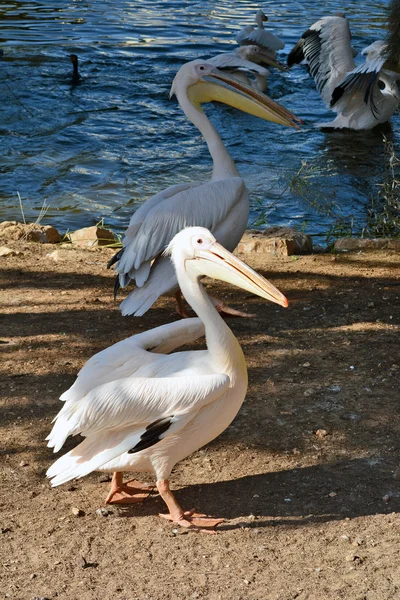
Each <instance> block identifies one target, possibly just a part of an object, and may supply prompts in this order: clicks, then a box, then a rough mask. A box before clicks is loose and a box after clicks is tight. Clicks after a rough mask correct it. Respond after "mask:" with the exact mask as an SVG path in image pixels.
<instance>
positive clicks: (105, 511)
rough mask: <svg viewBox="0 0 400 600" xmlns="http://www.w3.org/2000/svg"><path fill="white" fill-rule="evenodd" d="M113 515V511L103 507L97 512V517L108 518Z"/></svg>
mask: <svg viewBox="0 0 400 600" xmlns="http://www.w3.org/2000/svg"><path fill="white" fill-rule="evenodd" d="M112 514H113V511H112V510H109V509H108V508H104V507H103V506H102V507H101V508H98V509H97V510H96V515H97V516H98V517H108V516H109V515H112Z"/></svg>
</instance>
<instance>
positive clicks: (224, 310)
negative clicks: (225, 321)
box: [210, 296, 256, 319]
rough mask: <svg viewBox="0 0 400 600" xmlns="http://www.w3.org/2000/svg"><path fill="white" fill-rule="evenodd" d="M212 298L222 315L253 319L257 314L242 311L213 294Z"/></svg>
mask: <svg viewBox="0 0 400 600" xmlns="http://www.w3.org/2000/svg"><path fill="white" fill-rule="evenodd" d="M210 300H211V302H212V303H213V304H214V306H215V308H216V309H217V311H218V312H219V314H220V315H221V317H224V318H225V317H245V318H246V319H252V318H253V317H255V316H256V315H255V314H254V313H246V312H242V311H241V310H236V309H235V308H231V307H230V306H227V305H226V304H224V303H223V301H222V300H219V299H218V298H214V297H213V296H210Z"/></svg>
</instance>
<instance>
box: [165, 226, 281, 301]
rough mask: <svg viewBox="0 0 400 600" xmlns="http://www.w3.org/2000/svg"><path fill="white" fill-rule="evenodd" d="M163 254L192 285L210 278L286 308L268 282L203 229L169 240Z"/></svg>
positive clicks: (180, 234)
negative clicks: (203, 278)
mask: <svg viewBox="0 0 400 600" xmlns="http://www.w3.org/2000/svg"><path fill="white" fill-rule="evenodd" d="M165 254H170V255H171V259H172V262H173V263H174V265H175V268H176V269H177V273H178V277H179V272H182V271H184V272H185V273H186V275H187V276H188V277H189V278H190V279H191V280H192V281H198V280H199V279H200V278H201V277H204V276H206V277H211V278H212V279H219V280H220V281H226V282H227V283H231V284H233V285H236V286H237V287H240V288H242V289H244V290H247V291H248V292H251V293H252V294H256V295H257V296H261V298H265V299H266V300H270V301H271V302H276V304H280V305H281V306H284V307H287V306H288V301H287V299H286V298H285V296H284V295H283V294H281V292H280V291H279V290H278V289H277V288H276V287H275V286H273V285H272V283H270V282H269V281H268V280H267V279H265V278H264V277H262V276H261V275H259V274H258V273H256V272H255V271H253V269H251V268H250V267H249V266H248V265H246V263H244V262H243V261H242V260H240V259H239V258H237V257H236V256H234V255H233V254H231V253H230V252H228V250H226V249H225V248H224V247H223V246H221V244H218V242H217V240H216V239H215V237H214V236H213V235H212V233H210V232H209V231H208V229H205V228H204V227H187V228H186V229H183V230H182V231H180V232H179V233H177V234H176V236H175V237H174V238H173V239H172V240H171V242H170V243H169V245H168V247H167V249H166V250H165Z"/></svg>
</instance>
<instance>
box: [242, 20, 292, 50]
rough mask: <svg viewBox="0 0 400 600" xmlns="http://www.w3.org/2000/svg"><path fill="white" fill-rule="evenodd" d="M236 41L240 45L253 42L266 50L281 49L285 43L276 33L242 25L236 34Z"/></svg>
mask: <svg viewBox="0 0 400 600" xmlns="http://www.w3.org/2000/svg"><path fill="white" fill-rule="evenodd" d="M236 41H237V42H238V44H240V45H241V46H243V45H245V44H255V45H256V46H260V47H262V48H265V49H268V50H274V51H276V50H282V49H283V48H284V47H285V43H284V42H282V40H281V39H279V38H278V37H277V36H276V35H274V34H273V33H271V32H270V31H266V30H265V29H260V28H257V29H255V28H254V27H251V26H247V27H243V29H241V30H240V31H239V33H238V34H237V36H236Z"/></svg>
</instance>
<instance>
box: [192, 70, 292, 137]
mask: <svg viewBox="0 0 400 600" xmlns="http://www.w3.org/2000/svg"><path fill="white" fill-rule="evenodd" d="M187 93H188V97H189V100H190V101H191V102H192V104H194V105H195V106H196V108H197V109H198V110H200V111H201V110H202V109H201V104H202V103H203V102H212V101H214V100H216V101H218V102H223V103H224V104H228V105H229V106H233V107H234V108H238V109H239V110H242V111H243V112H247V113H249V114H250V115H254V116H255V117H259V118H260V119H264V120H265V121H272V122H273V123H279V124H280V125H286V126H287V127H294V128H295V129H299V124H301V123H302V121H301V119H298V118H297V117H296V116H295V115H294V114H293V113H291V112H290V111H289V110H287V109H286V108H284V107H283V106H281V105H280V104H278V103H277V102H274V101H273V100H271V98H268V96H266V95H265V94H261V93H260V92H257V90H253V89H252V88H250V87H249V86H247V85H245V84H244V83H241V82H240V81H238V80H236V79H234V78H233V77H228V75H225V73H222V72H221V71H219V70H218V69H217V68H215V69H214V70H213V71H212V72H211V73H208V74H207V75H205V76H204V77H203V79H202V80H200V81H198V82H197V83H195V84H193V85H191V86H190V87H189V88H188V90H187Z"/></svg>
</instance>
